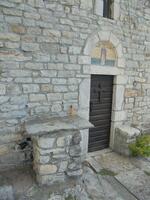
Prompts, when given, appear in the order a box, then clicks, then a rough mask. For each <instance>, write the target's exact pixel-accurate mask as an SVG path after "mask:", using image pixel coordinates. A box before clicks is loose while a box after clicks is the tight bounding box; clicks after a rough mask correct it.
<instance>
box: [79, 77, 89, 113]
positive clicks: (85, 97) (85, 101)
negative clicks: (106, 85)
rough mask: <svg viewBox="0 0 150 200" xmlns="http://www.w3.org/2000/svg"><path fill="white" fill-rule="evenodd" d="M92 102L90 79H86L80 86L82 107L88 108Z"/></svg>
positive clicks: (80, 104) (80, 103)
mask: <svg viewBox="0 0 150 200" xmlns="http://www.w3.org/2000/svg"><path fill="white" fill-rule="evenodd" d="M89 102H90V79H84V80H83V81H82V82H81V84H80V86H79V106H80V109H83V108H88V107H89Z"/></svg>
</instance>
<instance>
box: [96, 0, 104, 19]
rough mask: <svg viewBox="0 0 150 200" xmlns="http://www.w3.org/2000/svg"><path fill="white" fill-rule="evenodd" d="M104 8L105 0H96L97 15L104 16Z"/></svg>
mask: <svg viewBox="0 0 150 200" xmlns="http://www.w3.org/2000/svg"><path fill="white" fill-rule="evenodd" d="M103 10H104V1H103V0H95V4H94V13H95V14H96V15H100V16H103V12H104V11H103Z"/></svg>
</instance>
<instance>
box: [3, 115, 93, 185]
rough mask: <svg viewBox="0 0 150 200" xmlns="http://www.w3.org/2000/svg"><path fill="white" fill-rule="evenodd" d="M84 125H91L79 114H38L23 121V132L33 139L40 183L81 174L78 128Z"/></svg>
mask: <svg viewBox="0 0 150 200" xmlns="http://www.w3.org/2000/svg"><path fill="white" fill-rule="evenodd" d="M87 127H92V125H91V124H90V123H89V122H88V121H87V120H83V119H82V118H80V117H78V116H69V117H57V118H56V117H55V118H52V117H48V116H47V115H41V116H38V117H36V118H33V119H32V120H29V121H28V122H26V124H25V130H26V135H27V136H31V138H32V141H33V164H34V166H33V168H34V170H35V172H36V178H37V181H38V183H39V184H40V185H52V184H54V183H57V182H64V181H65V180H66V179H67V178H68V176H69V177H79V176H81V175H82V173H83V170H82V162H83V159H82V151H81V139H82V137H81V132H80V129H87ZM6 150H7V149H2V151H6Z"/></svg>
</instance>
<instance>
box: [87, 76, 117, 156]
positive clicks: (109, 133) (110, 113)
mask: <svg viewBox="0 0 150 200" xmlns="http://www.w3.org/2000/svg"><path fill="white" fill-rule="evenodd" d="M92 76H98V78H99V79H100V78H101V76H107V77H108V76H111V77H112V86H111V88H112V95H111V101H112V103H111V113H110V114H111V116H110V120H111V118H112V104H113V84H114V76H113V75H102V74H91V84H90V102H91V89H92V87H91V85H92ZM89 107H90V105H89ZM90 114H91V113H90V110H89V117H90ZM91 123H92V122H91ZM110 130H111V121H110ZM89 132H90V130H89ZM89 137H90V134H89ZM109 145H110V132H109ZM88 150H89V142H88ZM88 152H89V151H88ZM90 153H92V152H90Z"/></svg>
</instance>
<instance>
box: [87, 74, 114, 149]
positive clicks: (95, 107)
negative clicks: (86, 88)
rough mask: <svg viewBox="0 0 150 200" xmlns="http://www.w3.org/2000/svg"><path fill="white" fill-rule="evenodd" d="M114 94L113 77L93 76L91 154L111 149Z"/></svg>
mask: <svg viewBox="0 0 150 200" xmlns="http://www.w3.org/2000/svg"><path fill="white" fill-rule="evenodd" d="M112 93H113V76H105V75H104V76H103V75H92V76H91V97H90V122H91V123H92V124H93V125H94V126H95V127H94V128H91V129H90V130H89V152H93V151H98V150H101V149H104V148H107V147H109V139H110V126H111V110H112Z"/></svg>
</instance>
